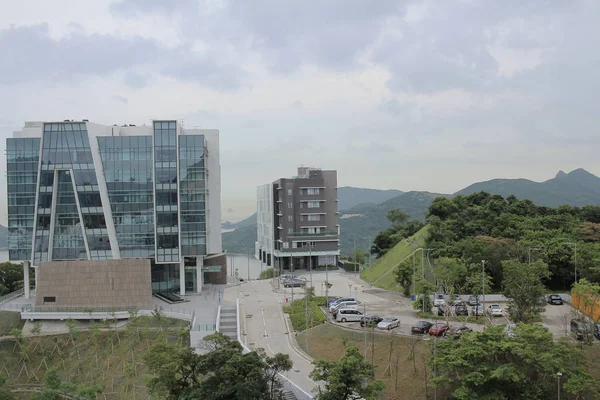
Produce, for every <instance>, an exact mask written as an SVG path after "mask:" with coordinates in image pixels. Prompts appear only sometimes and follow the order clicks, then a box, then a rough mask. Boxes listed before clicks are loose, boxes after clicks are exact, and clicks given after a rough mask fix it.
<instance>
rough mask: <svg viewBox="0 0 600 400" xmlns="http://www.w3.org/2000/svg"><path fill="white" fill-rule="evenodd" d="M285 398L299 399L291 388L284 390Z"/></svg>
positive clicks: (286, 399) (287, 399)
mask: <svg viewBox="0 0 600 400" xmlns="http://www.w3.org/2000/svg"><path fill="white" fill-rule="evenodd" d="M283 399H284V400H298V399H297V398H296V396H295V395H294V393H292V392H291V391H289V390H286V391H284V392H283Z"/></svg>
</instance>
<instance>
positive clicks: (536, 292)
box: [502, 260, 550, 323]
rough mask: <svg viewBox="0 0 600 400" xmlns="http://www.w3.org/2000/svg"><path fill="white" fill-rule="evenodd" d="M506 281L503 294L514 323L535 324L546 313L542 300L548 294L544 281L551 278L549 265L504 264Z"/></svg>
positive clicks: (514, 262) (509, 262) (513, 262)
mask: <svg viewBox="0 0 600 400" xmlns="http://www.w3.org/2000/svg"><path fill="white" fill-rule="evenodd" d="M502 269H503V270H504V280H503V282H502V294H504V296H506V297H507V298H508V299H509V300H508V314H509V315H510V319H511V320H512V321H513V322H525V323H529V322H533V321H534V320H535V319H536V317H538V316H539V315H540V314H541V313H542V312H543V311H544V309H545V308H544V305H545V303H542V302H541V301H540V298H541V297H542V296H543V295H544V293H546V287H545V286H544V284H543V283H542V281H543V280H545V279H548V278H549V277H550V272H549V271H548V265H546V264H545V263H544V262H542V261H539V260H538V261H534V262H532V263H522V262H519V261H514V260H509V261H503V262H502Z"/></svg>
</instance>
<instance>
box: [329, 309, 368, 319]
mask: <svg viewBox="0 0 600 400" xmlns="http://www.w3.org/2000/svg"><path fill="white" fill-rule="evenodd" d="M363 317H364V314H363V313H362V311H358V310H357V309H355V308H340V309H339V310H337V315H336V316H335V320H336V321H338V322H358V321H360V320H361V319H362V318H363Z"/></svg>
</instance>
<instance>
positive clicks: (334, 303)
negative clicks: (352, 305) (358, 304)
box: [328, 296, 356, 308]
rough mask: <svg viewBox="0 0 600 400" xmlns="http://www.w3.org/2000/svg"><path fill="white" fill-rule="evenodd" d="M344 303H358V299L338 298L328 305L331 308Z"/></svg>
mask: <svg viewBox="0 0 600 400" xmlns="http://www.w3.org/2000/svg"><path fill="white" fill-rule="evenodd" d="M342 301H356V297H351V296H350V297H338V298H337V299H335V300H333V301H331V302H330V303H329V305H328V307H329V308H331V307H333V306H335V305H337V304H339V303H341V302H342Z"/></svg>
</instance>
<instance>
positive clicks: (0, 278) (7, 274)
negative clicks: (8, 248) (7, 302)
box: [0, 261, 35, 296]
mask: <svg viewBox="0 0 600 400" xmlns="http://www.w3.org/2000/svg"><path fill="white" fill-rule="evenodd" d="M34 276H35V274H34V273H33V268H30V269H29V277H30V284H31V282H32V279H35V278H34ZM22 287H23V265H21V264H13V263H11V262H8V261H7V262H3V263H0V296H4V295H5V294H8V293H11V292H14V291H15V290H19V289H21V288H22Z"/></svg>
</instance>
